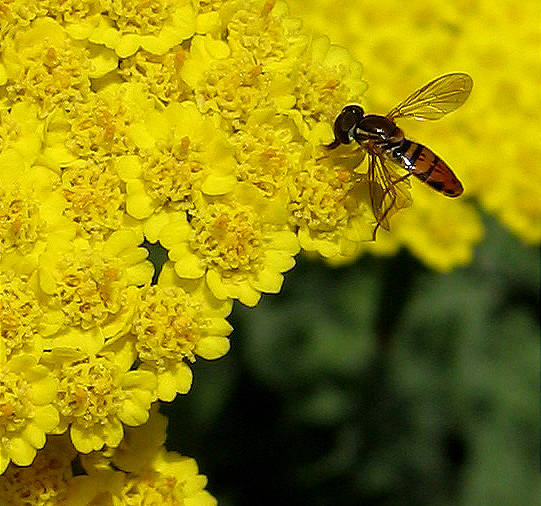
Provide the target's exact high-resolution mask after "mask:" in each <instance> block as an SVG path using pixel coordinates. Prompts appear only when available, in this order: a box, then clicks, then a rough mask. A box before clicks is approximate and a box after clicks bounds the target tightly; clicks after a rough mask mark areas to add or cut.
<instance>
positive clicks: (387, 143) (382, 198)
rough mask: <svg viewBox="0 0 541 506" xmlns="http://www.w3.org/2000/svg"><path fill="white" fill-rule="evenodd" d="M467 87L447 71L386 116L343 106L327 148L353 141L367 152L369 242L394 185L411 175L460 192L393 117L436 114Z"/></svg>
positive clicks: (460, 98) (383, 220) (465, 78)
mask: <svg viewBox="0 0 541 506" xmlns="http://www.w3.org/2000/svg"><path fill="white" fill-rule="evenodd" d="M472 86H473V81H472V78H471V77H470V76H469V75H468V74H463V73H454V74H446V75H444V76H441V77H438V78H437V79H434V80H433V81H431V82H429V83H428V84H427V85H425V86H423V87H422V88H420V89H418V90H417V91H416V92H414V93H412V94H411V95H410V96H409V97H408V98H406V100H404V101H403V102H402V103H400V104H399V105H398V106H396V107H395V108H394V109H392V110H391V112H389V113H388V114H387V116H380V115H377V114H369V115H366V116H365V114H364V110H363V108H362V107H360V106H358V105H347V106H346V107H344V109H342V112H341V113H340V114H339V115H338V117H337V118H336V121H335V122H334V141H333V142H331V144H328V145H327V146H326V147H327V148H328V149H334V148H336V147H338V146H339V145H340V144H349V143H351V142H352V141H356V142H357V143H358V144H359V145H360V146H361V147H362V148H363V149H364V150H365V151H366V152H367V153H368V159H369V161H368V174H367V178H368V186H369V193H370V203H371V206H372V211H373V213H374V217H375V218H376V221H377V224H376V227H375V228H374V232H373V234H372V240H373V241H374V240H375V239H376V232H377V230H378V228H379V227H380V226H381V227H383V228H384V229H385V230H387V231H388V230H389V220H388V214H389V211H390V210H391V209H392V208H393V206H395V203H396V202H397V188H398V187H397V185H398V183H400V182H402V181H405V180H406V179H407V178H408V177H410V176H411V175H414V176H416V177H417V178H418V179H420V180H421V181H423V182H424V183H426V184H428V185H429V186H431V187H432V188H433V189H434V190H436V191H438V192H440V193H442V194H443V195H446V196H447V197H458V196H459V195H461V194H462V192H463V191H464V188H463V187H462V184H461V182H460V181H459V180H458V178H457V177H456V176H455V174H454V173H453V171H452V170H451V169H450V168H449V166H448V165H447V164H446V163H445V162H444V161H443V160H442V159H441V158H440V157H439V156H438V155H436V154H435V153H434V152H433V151H432V150H431V149H429V148H427V147H426V146H423V145H422V144H418V143H417V142H413V141H410V140H408V139H406V137H405V136H404V132H403V131H402V129H401V128H399V127H398V126H396V123H395V120H397V119H399V118H413V119H417V120H436V119H440V118H441V117H443V116H445V115H446V114H448V113H450V112H451V111H454V110H455V109H457V108H458V107H460V106H461V105H462V104H463V103H464V102H465V101H466V99H467V98H468V96H469V94H470V91H471V89H472ZM387 163H388V164H395V165H398V166H399V167H400V168H402V169H405V170H406V171H407V173H406V174H405V175H403V176H401V177H396V178H393V176H392V175H391V171H390V170H389V169H388V168H387V167H386V164H387ZM406 200H407V199H406ZM402 207H405V206H404V205H403V206H402Z"/></svg>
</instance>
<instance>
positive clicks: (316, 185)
mask: <svg viewBox="0 0 541 506" xmlns="http://www.w3.org/2000/svg"><path fill="white" fill-rule="evenodd" d="M354 187H355V181H354V178H351V177H348V175H347V174H346V173H345V172H344V170H343V169H338V170H329V169H327V168H314V167H312V169H311V170H305V171H302V172H299V173H298V174H295V175H293V176H291V185H290V193H291V202H290V204H289V209H290V212H291V215H292V220H291V221H292V224H294V225H297V226H300V227H307V228H309V229H310V230H312V231H316V232H323V233H325V232H335V231H336V230H337V229H340V228H343V227H345V226H347V223H348V221H349V220H350V219H351V218H352V217H353V216H356V215H358V214H361V211H359V206H358V204H356V203H355V198H354V194H353V191H352V190H354Z"/></svg>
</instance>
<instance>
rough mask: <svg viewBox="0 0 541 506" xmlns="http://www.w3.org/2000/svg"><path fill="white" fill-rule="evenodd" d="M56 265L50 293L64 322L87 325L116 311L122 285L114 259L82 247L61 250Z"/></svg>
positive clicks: (97, 322) (118, 265)
mask: <svg viewBox="0 0 541 506" xmlns="http://www.w3.org/2000/svg"><path fill="white" fill-rule="evenodd" d="M56 268H57V269H58V270H59V274H58V277H57V279H56V287H55V290H54V293H53V294H52V295H53V298H54V299H55V300H56V301H57V304H58V306H59V307H60V308H61V309H62V311H63V312H64V315H65V317H66V319H67V324H68V325H80V326H81V327H82V328H84V329H89V328H92V327H95V326H96V325H100V324H103V323H104V322H105V320H106V319H107V317H108V316H109V315H111V314H116V313H118V311H120V309H121V306H122V289H123V286H124V285H123V283H122V279H120V278H121V276H120V264H119V263H118V260H117V259H115V258H106V257H102V256H100V255H99V254H97V253H94V252H92V251H90V250H83V251H79V252H78V253H77V254H76V255H72V254H68V253H65V254H63V255H62V256H61V258H60V259H59V260H58V262H57V263H56Z"/></svg>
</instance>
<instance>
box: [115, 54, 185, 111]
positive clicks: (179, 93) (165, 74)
mask: <svg viewBox="0 0 541 506" xmlns="http://www.w3.org/2000/svg"><path fill="white" fill-rule="evenodd" d="M187 54H188V53H187V51H185V50H184V49H182V48H181V47H177V48H175V49H173V50H171V51H169V52H167V53H165V54H164V55H156V54H152V53H149V52H148V51H144V50H139V51H137V53H135V54H134V55H133V56H130V57H128V58H126V59H124V60H122V61H121V62H120V70H119V73H120V75H122V76H123V77H124V79H126V80H127V81H131V82H141V83H143V84H144V85H145V87H146V88H147V89H148V90H149V92H150V93H151V94H152V95H155V96H156V97H158V98H159V99H160V100H162V101H163V102H165V103H169V102H182V101H183V100H186V99H187V98H188V97H189V95H191V90H190V89H189V87H188V85H187V84H186V83H185V82H184V80H183V79H182V78H181V77H180V71H181V69H182V67H183V65H184V61H185V59H186V55H187Z"/></svg>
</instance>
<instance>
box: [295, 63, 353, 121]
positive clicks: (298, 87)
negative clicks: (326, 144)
mask: <svg viewBox="0 0 541 506" xmlns="http://www.w3.org/2000/svg"><path fill="white" fill-rule="evenodd" d="M338 71H339V70H338ZM336 74H337V69H335V68H333V67H328V66H324V65H322V64H320V63H317V62H310V63H304V64H302V65H301V66H300V68H299V70H298V73H297V75H296V78H295V92H294V95H295V96H296V97H297V104H296V107H297V109H298V110H299V111H300V112H301V114H302V116H303V119H304V120H305V121H306V123H307V124H308V125H309V126H311V127H313V126H314V125H315V124H316V123H318V122H321V121H328V120H329V119H330V118H333V117H334V116H335V115H336V104H345V103H347V102H348V101H350V96H351V92H350V91H349V88H348V87H347V86H346V85H345V79H341V80H337V79H336ZM342 77H344V78H345V76H342Z"/></svg>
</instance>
